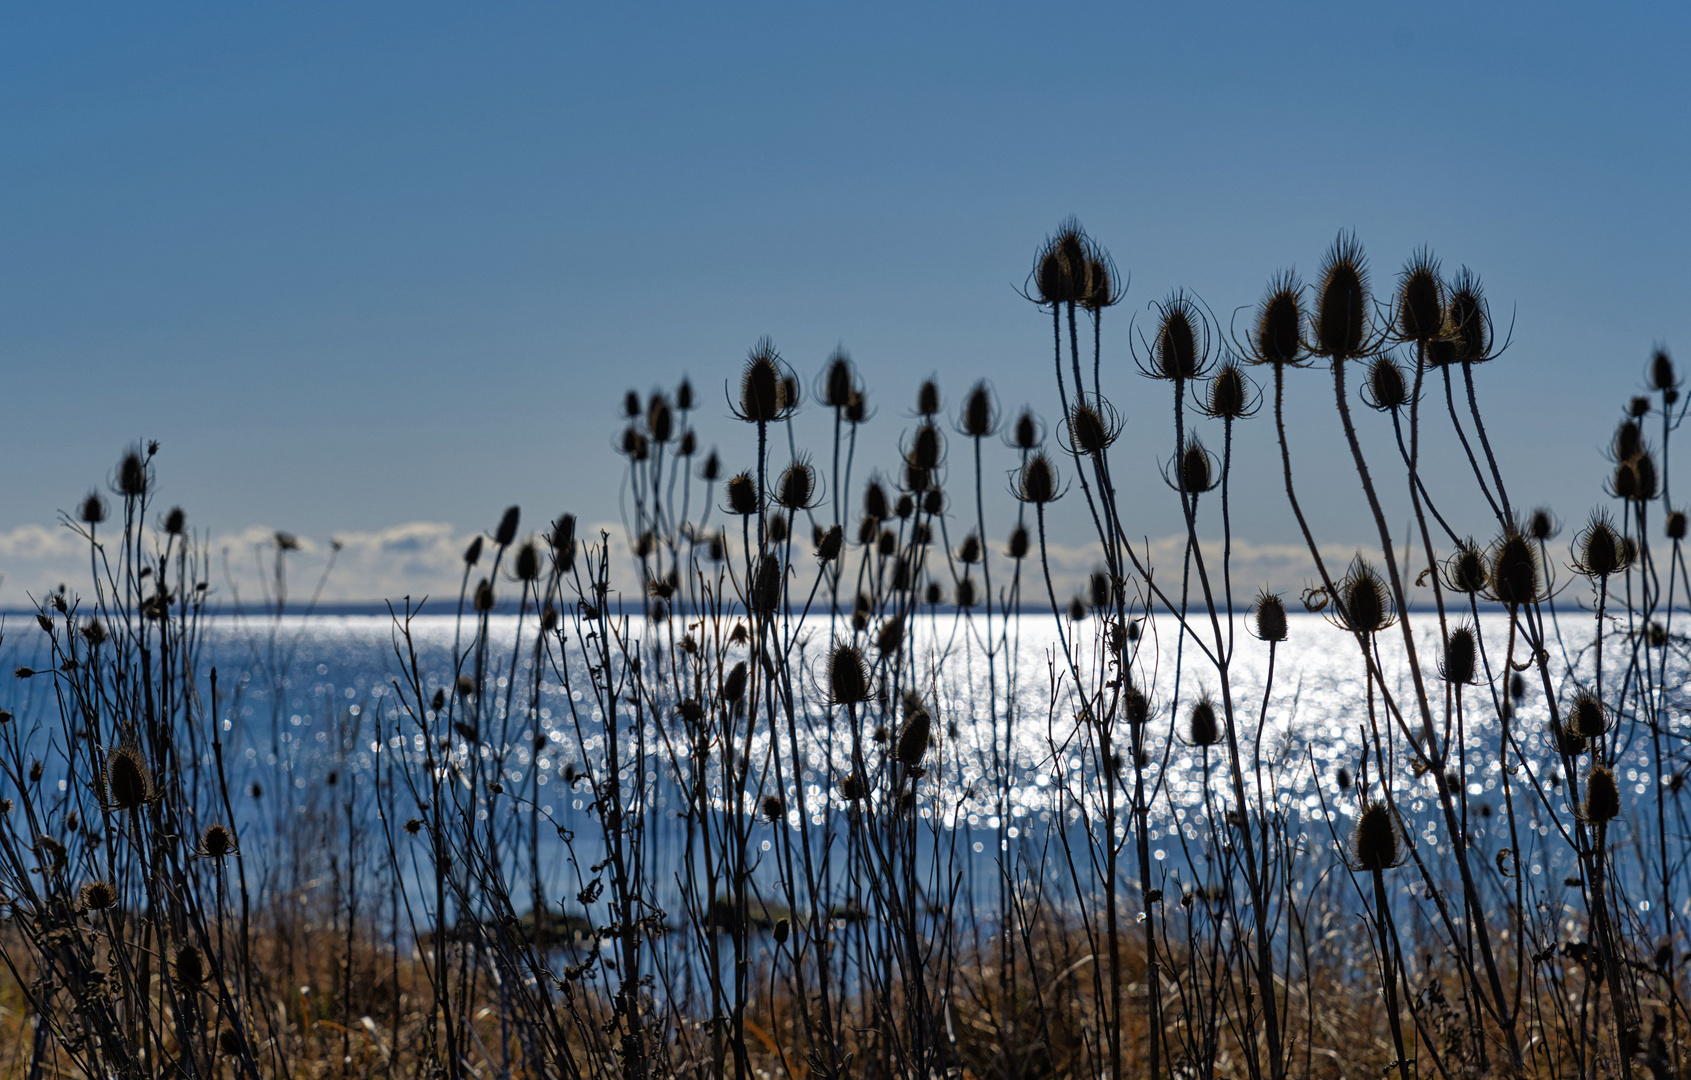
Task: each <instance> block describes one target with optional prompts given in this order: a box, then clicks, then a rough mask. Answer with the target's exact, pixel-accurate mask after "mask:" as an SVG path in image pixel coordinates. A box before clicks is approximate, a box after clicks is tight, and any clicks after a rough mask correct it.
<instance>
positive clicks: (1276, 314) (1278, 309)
mask: <svg viewBox="0 0 1691 1080" xmlns="http://www.w3.org/2000/svg"><path fill="white" fill-rule="evenodd" d="M1304 322H1305V317H1304V310H1303V283H1302V282H1301V281H1299V280H1298V277H1297V275H1296V274H1295V273H1293V272H1292V271H1290V270H1282V271H1280V272H1279V273H1277V274H1275V275H1274V276H1273V277H1272V278H1270V279H1269V281H1268V288H1267V290H1266V291H1265V292H1264V293H1263V297H1262V299H1261V300H1259V301H1258V302H1257V306H1256V311H1255V313H1254V317H1253V320H1252V325H1251V330H1250V336H1249V339H1248V340H1247V341H1244V342H1241V341H1238V340H1237V339H1235V340H1234V349H1235V351H1237V352H1238V353H1239V354H1240V355H1241V356H1243V357H1244V358H1245V359H1246V360H1248V361H1249V362H1250V363H1252V364H1266V365H1268V366H1271V367H1273V368H1275V369H1277V370H1280V369H1284V368H1288V367H1302V366H1303V365H1305V364H1307V363H1308V362H1309V349H1308V346H1307V345H1306V344H1305V342H1304Z"/></svg>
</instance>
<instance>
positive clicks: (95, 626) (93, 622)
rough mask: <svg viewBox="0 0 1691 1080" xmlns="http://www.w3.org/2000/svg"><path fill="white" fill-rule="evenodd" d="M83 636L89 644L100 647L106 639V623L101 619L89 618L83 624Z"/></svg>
mask: <svg viewBox="0 0 1691 1080" xmlns="http://www.w3.org/2000/svg"><path fill="white" fill-rule="evenodd" d="M82 637H83V640H84V641H86V642H88V644H89V645H92V646H96V647H98V646H99V645H101V644H103V643H104V642H105V640H106V624H105V623H103V622H101V621H100V620H99V619H89V620H88V621H87V622H85V623H83V624H82Z"/></svg>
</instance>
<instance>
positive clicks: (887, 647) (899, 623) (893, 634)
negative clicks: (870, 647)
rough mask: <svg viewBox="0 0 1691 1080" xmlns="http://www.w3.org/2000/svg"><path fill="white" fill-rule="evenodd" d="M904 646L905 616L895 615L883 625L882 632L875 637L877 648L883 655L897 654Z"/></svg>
mask: <svg viewBox="0 0 1691 1080" xmlns="http://www.w3.org/2000/svg"><path fill="white" fill-rule="evenodd" d="M903 645H904V616H903V615H894V616H892V617H891V618H889V619H886V620H884V621H883V622H882V623H881V629H880V632H879V633H877V634H876V635H875V648H876V649H878V650H880V652H881V655H883V656H885V655H887V654H889V653H895V652H897V651H898V650H899V649H900V648H901V647H902V646H903Z"/></svg>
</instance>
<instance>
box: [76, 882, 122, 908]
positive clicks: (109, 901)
mask: <svg viewBox="0 0 1691 1080" xmlns="http://www.w3.org/2000/svg"><path fill="white" fill-rule="evenodd" d="M77 900H79V901H80V902H81V904H82V906H83V908H84V909H86V910H88V911H105V910H107V909H108V908H113V907H116V906H117V890H116V889H114V888H112V887H111V886H110V885H109V884H107V883H106V882H104V881H90V882H89V883H88V884H86V885H84V886H83V887H82V888H81V889H80V890H78V892H77Z"/></svg>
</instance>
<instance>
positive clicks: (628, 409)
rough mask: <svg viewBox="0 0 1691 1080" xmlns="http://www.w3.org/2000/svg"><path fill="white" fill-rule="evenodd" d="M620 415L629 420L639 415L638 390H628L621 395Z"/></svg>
mask: <svg viewBox="0 0 1691 1080" xmlns="http://www.w3.org/2000/svg"><path fill="white" fill-rule="evenodd" d="M622 415H623V416H624V417H626V418H627V419H629V420H633V419H634V418H635V417H637V416H639V415H640V392H639V391H638V390H630V391H629V392H628V393H626V394H624V395H622Z"/></svg>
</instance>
